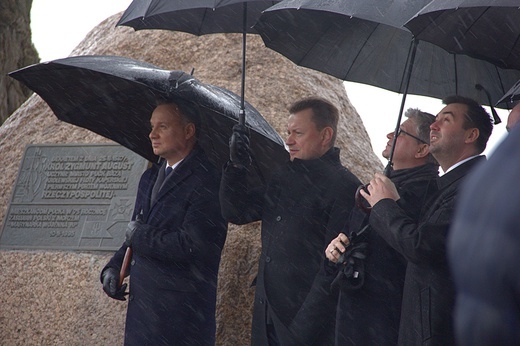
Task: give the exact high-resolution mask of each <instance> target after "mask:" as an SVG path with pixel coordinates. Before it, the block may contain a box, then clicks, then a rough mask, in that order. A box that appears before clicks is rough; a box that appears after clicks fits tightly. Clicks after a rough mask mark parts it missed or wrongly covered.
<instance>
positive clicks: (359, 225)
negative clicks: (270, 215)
mask: <svg viewBox="0 0 520 346" xmlns="http://www.w3.org/2000/svg"><path fill="white" fill-rule="evenodd" d="M405 116H406V117H407V118H408V119H407V120H406V121H404V122H403V123H402V124H401V125H400V129H399V132H398V135H397V138H396V140H395V150H394V155H393V160H392V162H393V170H392V171H391V173H390V180H392V182H393V183H394V184H395V185H396V187H397V190H398V192H399V195H400V196H401V199H399V201H398V205H399V206H400V207H401V208H402V209H403V210H405V211H406V214H407V215H408V216H409V217H410V218H411V219H413V220H415V221H417V220H418V218H419V213H420V211H421V206H422V205H423V204H424V202H425V201H426V198H427V196H428V195H430V194H431V193H433V192H435V190H436V183H435V179H436V178H437V177H438V170H439V165H438V164H437V162H436V161H435V159H434V158H433V157H432V155H431V154H430V152H429V142H430V125H431V124H432V123H433V122H434V120H435V117H434V116H433V115H431V114H429V113H425V112H421V111H420V110H419V109H414V108H410V109H408V110H407V111H406V113H405ZM387 138H388V143H387V145H386V148H385V150H384V151H383V157H385V158H387V159H388V158H389V157H390V151H391V148H392V143H393V141H394V132H391V133H389V134H388V135H387ZM367 223H368V214H366V213H365V212H364V211H362V210H361V209H359V208H354V209H353V211H352V215H351V220H350V222H349V229H350V231H351V234H349V235H348V237H347V235H346V234H344V233H341V234H340V235H339V236H338V237H337V238H335V239H334V240H333V241H332V242H331V243H330V245H329V246H328V247H327V250H326V252H325V254H326V256H327V258H328V259H329V260H330V261H331V262H329V263H327V264H326V267H325V269H326V270H327V271H328V272H329V273H330V275H335V276H336V279H335V281H334V283H337V285H334V286H338V287H339V288H340V294H339V302H338V311H337V315H336V345H337V346H346V345H395V344H397V338H398V331H399V319H400V316H401V303H402V296H403V285H404V277H405V271H406V261H405V260H404V258H403V257H402V256H401V255H400V254H399V253H398V252H397V251H396V250H394V249H393V248H392V247H390V246H389V245H388V244H387V243H386V242H385V241H384V239H382V238H381V237H380V236H379V235H378V234H377V232H376V231H373V230H371V229H370V228H369V227H368V228H365V226H366V225H367ZM361 232H362V233H361ZM350 239H353V242H352V246H351V247H350V248H349V251H351V248H353V247H354V246H355V245H354V244H356V245H358V244H362V243H363V242H365V243H366V244H367V246H368V249H367V250H366V251H364V252H365V253H363V255H364V256H366V258H359V259H356V257H355V256H353V257H354V258H350V259H346V258H343V259H342V260H341V262H340V263H339V264H338V265H334V266H332V265H331V264H332V263H337V262H338V260H339V259H340V258H341V254H343V253H344V252H345V251H346V250H347V248H346V247H345V244H349V242H350ZM366 252H368V253H366ZM353 266H356V270H357V274H356V277H354V271H353V270H354V268H353ZM338 269H339V272H338Z"/></svg>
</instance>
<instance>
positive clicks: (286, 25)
mask: <svg viewBox="0 0 520 346" xmlns="http://www.w3.org/2000/svg"><path fill="white" fill-rule="evenodd" d="M429 2H430V0H417V1H412V2H410V1H406V0H395V1H391V0H359V1H334V2H331V1H326V0H321V1H320V0H313V1H310V0H286V1H282V2H280V3H278V4H277V5H275V6H272V7H271V8H269V9H267V10H266V11H264V13H263V15H262V16H261V17H260V18H259V21H258V22H257V23H256V24H255V26H254V28H256V30H257V31H258V32H259V33H260V35H261V36H262V39H263V41H264V43H265V45H266V46H267V47H269V48H271V49H273V50H275V51H277V52H279V53H281V54H282V55H284V56H286V57H287V58H289V59H290V60H291V61H293V62H294V63H296V64H297V65H300V66H304V67H309V68H312V69H314V70H317V71H321V72H324V73H327V74H329V75H332V76H334V77H337V78H340V79H343V80H347V81H351V82H358V83H364V84H369V85H372V86H376V87H380V88H384V89H387V90H390V91H394V92H398V93H402V94H406V93H410V94H415V95H422V96H430V97H435V98H443V97H445V96H447V95H452V94H461V95H464V96H467V97H471V98H473V99H475V100H477V101H478V102H480V103H481V104H486V105H491V102H490V101H489V99H488V97H487V95H486V94H485V93H482V92H481V91H479V90H477V89H476V88H475V85H476V84H480V85H482V86H484V87H485V89H487V90H488V91H489V93H490V95H491V97H492V99H493V100H498V99H499V98H500V97H501V96H502V95H503V94H504V93H505V91H506V90H508V89H509V88H510V86H511V85H512V84H514V83H515V82H516V81H517V80H518V79H520V71H517V70H506V69H503V68H500V67H497V66H496V65H494V64H492V63H490V62H488V61H484V60H480V59H475V58H471V57H469V56H466V55H462V54H451V53H448V52H446V51H445V50H444V49H442V48H440V47H438V46H436V45H434V44H431V43H429V42H424V41H420V42H417V41H415V42H416V43H417V45H416V53H415V59H414V63H413V66H412V70H411V75H410V76H409V77H410V79H409V82H408V83H407V78H406V71H407V69H408V68H409V67H410V66H409V65H410V64H409V63H408V62H409V59H410V58H411V54H410V53H411V51H412V49H413V46H414V43H412V41H413V39H414V36H413V35H412V34H411V33H410V32H409V31H408V30H407V29H406V28H404V27H403V25H404V23H406V22H407V21H408V19H409V18H411V17H413V15H414V13H417V12H418V11H419V10H420V9H421V8H422V6H424V5H425V4H427V3H429ZM406 88H408V90H407V91H406Z"/></svg>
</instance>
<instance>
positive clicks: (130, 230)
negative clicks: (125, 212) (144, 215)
mask: <svg viewBox="0 0 520 346" xmlns="http://www.w3.org/2000/svg"><path fill="white" fill-rule="evenodd" d="M143 225H144V223H143V222H142V221H141V220H139V219H137V220H135V221H130V222H129V223H128V226H126V234H125V245H126V246H132V238H133V237H134V234H135V231H136V230H138V229H139V228H140V227H142V226H143Z"/></svg>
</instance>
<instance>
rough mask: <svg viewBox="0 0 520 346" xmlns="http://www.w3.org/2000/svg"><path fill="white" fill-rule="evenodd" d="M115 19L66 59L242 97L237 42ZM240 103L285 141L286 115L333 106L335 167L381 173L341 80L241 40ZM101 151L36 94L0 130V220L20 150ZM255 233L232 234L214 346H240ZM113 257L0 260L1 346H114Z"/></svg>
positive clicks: (256, 247) (119, 317)
mask: <svg viewBox="0 0 520 346" xmlns="http://www.w3.org/2000/svg"><path fill="white" fill-rule="evenodd" d="M118 18H119V16H114V17H111V18H108V19H107V20H106V21H104V22H102V23H101V24H99V25H98V26H97V27H96V28H94V29H93V30H92V31H91V32H90V33H89V34H88V35H87V37H85V39H84V40H83V41H82V43H81V44H80V45H79V46H78V47H77V48H76V49H75V50H74V51H73V52H72V54H71V55H88V54H92V55H118V56H127V57H130V58H134V59H138V60H143V61H147V62H149V63H152V64H155V65H158V66H160V67H163V68H166V69H172V70H173V69H175V70H184V71H187V72H189V71H191V70H192V68H194V69H195V72H194V75H195V76H196V77H197V78H198V79H199V80H201V81H202V82H205V83H211V84H215V85H219V86H222V87H225V88H227V89H230V90H232V91H233V92H235V93H237V94H239V93H240V74H241V36H240V35H235V34H218V35H208V36H202V37H197V36H193V35H189V34H184V33H177V32H169V31H161V30H154V31H139V32H134V31H133V30H132V29H129V28H126V27H115V24H116V22H117V20H118ZM246 73H247V78H246V99H247V100H248V101H249V102H250V103H251V104H252V105H253V106H255V107H256V108H257V109H258V110H259V111H260V112H261V113H262V114H263V115H264V117H265V118H266V119H267V120H268V121H269V122H270V123H271V124H272V125H273V127H274V128H276V130H277V131H278V132H279V133H281V134H282V136H283V134H284V133H285V126H286V118H287V115H288V113H287V107H288V106H289V104H290V103H292V102H293V101H294V100H296V99H298V98H302V97H305V96H309V95H319V96H322V97H325V98H327V99H329V100H331V101H332V102H334V103H335V104H337V105H338V107H339V108H340V111H341V120H340V126H339V131H338V132H339V134H338V141H337V145H338V146H339V147H340V148H341V149H342V156H341V158H342V162H343V164H344V165H345V166H347V167H348V168H349V169H350V170H351V171H352V172H353V173H354V174H356V175H357V176H358V177H360V179H361V180H363V181H368V179H369V178H370V176H371V175H372V174H373V172H375V171H378V170H381V169H382V165H381V162H380V161H379V159H378V158H377V156H376V155H375V154H374V153H373V151H372V148H371V145H370V141H369V138H368V135H367V133H366V131H365V129H364V127H363V124H362V121H361V119H360V118H359V116H358V114H357V113H356V110H355V109H354V108H353V107H352V105H351V104H350V102H349V99H348V96H347V94H346V92H345V89H344V87H343V84H342V82H341V81H340V80H338V79H335V78H332V77H329V76H327V75H324V74H321V73H319V72H315V71H312V70H309V69H305V68H301V67H297V66H295V65H294V64H293V63H291V62H290V61H288V60H287V59H285V58H284V57H282V56H281V55H279V54H277V53H274V52H272V51H271V50H269V49H267V48H265V47H264V45H263V43H262V41H261V39H260V38H259V37H256V36H250V37H248V47H247V69H246ZM99 142H108V141H107V140H106V139H104V138H102V137H100V136H97V135H95V134H93V133H91V132H89V131H87V130H84V129H81V128H78V127H75V126H72V125H69V124H66V123H63V122H60V121H58V120H57V118H56V117H55V116H54V115H53V113H52V111H51V110H50V108H49V107H48V106H47V104H46V103H45V102H44V101H43V100H42V99H41V98H40V97H39V96H37V95H33V96H31V97H30V98H29V99H28V100H27V102H25V104H23V105H22V106H21V107H20V108H19V109H18V110H17V111H16V112H15V113H13V115H12V116H11V117H10V118H9V119H8V120H7V121H6V122H5V123H4V124H3V125H2V126H1V127H0V153H1V154H0V155H1V158H2V160H1V162H2V164H1V165H0V176H1V177H2V178H1V180H0V220H3V219H4V217H5V214H6V211H7V206H8V203H9V200H10V197H11V193H12V187H13V185H14V181H15V179H16V175H17V173H18V168H19V165H20V162H21V159H22V155H23V151H24V147H25V146H26V145H27V144H43V143H99ZM259 226H260V224H259V223H254V224H250V225H246V226H241V227H238V226H235V225H230V228H229V233H228V238H227V242H226V245H225V249H224V252H223V257H222V263H221V267H220V278H219V286H218V308H217V309H218V311H217V323H218V327H217V344H218V345H247V344H249V332H250V323H251V309H252V300H253V292H254V290H253V289H252V288H250V283H251V281H252V280H253V278H254V276H255V274H256V268H257V263H256V262H257V260H258V256H259V253H260V232H259V229H260V227H259ZM110 256H111V253H103V252H96V253H86V252H85V253H83V252H82V253H78V252H66V251H21V250H17V251H10V250H3V251H0V340H1V342H0V343H1V344H5V345H29V344H31V345H34V344H40V345H43V344H45V345H51V344H52V345H55V344H64V345H118V344H119V345H120V344H122V339H123V329H124V316H125V309H126V303H122V302H119V301H114V300H112V299H110V298H108V297H107V296H105V295H104V293H103V291H102V288H101V284H100V283H99V272H100V269H101V268H102V267H103V266H104V264H105V263H106V262H107V260H108V259H109V258H110Z"/></svg>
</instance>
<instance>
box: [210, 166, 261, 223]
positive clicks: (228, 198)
mask: <svg viewBox="0 0 520 346" xmlns="http://www.w3.org/2000/svg"><path fill="white" fill-rule="evenodd" d="M248 173H249V172H248V170H247V169H245V168H237V167H234V166H233V165H231V164H230V163H229V162H228V163H227V164H226V165H225V166H224V169H223V172H222V179H221V183H220V194H219V197H220V203H221V209H222V216H224V219H226V220H227V221H229V222H231V223H234V224H236V225H244V224H246V223H250V222H253V221H258V220H261V219H262V209H263V203H262V202H263V196H264V191H265V186H249V184H248V182H247V176H248Z"/></svg>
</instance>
